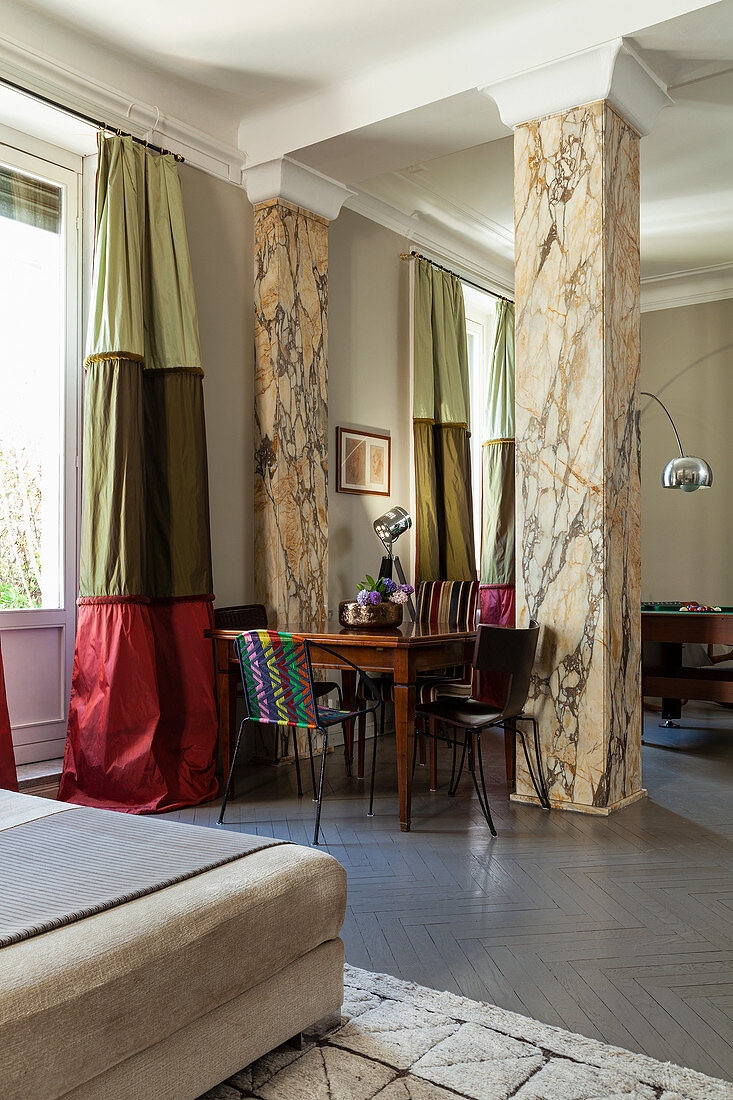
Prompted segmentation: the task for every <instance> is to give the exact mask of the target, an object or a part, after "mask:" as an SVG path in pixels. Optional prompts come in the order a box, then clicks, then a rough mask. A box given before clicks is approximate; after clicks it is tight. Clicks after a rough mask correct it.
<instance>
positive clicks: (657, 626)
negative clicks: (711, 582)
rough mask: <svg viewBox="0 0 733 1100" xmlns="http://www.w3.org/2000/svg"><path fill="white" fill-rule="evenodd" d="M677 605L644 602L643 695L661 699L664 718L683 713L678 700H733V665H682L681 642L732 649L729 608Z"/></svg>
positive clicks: (731, 609)
mask: <svg viewBox="0 0 733 1100" xmlns="http://www.w3.org/2000/svg"><path fill="white" fill-rule="evenodd" d="M680 606H681V604H642V609H641V640H642V644H643V651H644V656H643V678H642V691H643V693H644V695H653V696H659V697H661V699H662V719H663V720H665V721H670V720H673V719H675V718H679V717H680V714H681V705H680V700H681V699H705V700H708V701H710V702H714V703H733V669H730V668H716V667H715V666H714V665H713V666H704V667H702V668H686V667H684V666H683V664H682V644H683V643H684V642H697V643H699V644H701V645H705V646H708V645H724V646H730V647H731V648H733V607H721V608H720V610H719V611H680V610H679V608H680Z"/></svg>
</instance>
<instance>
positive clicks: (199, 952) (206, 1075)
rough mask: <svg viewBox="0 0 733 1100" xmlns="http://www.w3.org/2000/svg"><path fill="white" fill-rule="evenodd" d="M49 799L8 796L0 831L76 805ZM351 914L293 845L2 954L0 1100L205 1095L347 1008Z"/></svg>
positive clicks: (334, 885) (322, 861)
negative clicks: (344, 939)
mask: <svg viewBox="0 0 733 1100" xmlns="http://www.w3.org/2000/svg"><path fill="white" fill-rule="evenodd" d="M44 802H45V800H44V799H32V798H29V796H27V795H25V796H24V795H12V796H7V797H3V796H0V828H13V827H14V825H15V824H16V823H17V822H19V821H26V820H30V819H32V818H33V817H34V816H36V817H37V816H38V815H45V814H46V813H48V812H52V813H62V814H64V813H68V814H71V813H74V812H75V810H74V809H72V808H69V807H66V808H62V807H61V806H60V805H59V804H58V803H57V804H55V805H54V804H53V803H46V805H45V806H44V805H43V803H44ZM139 828H140V829H141V831H143V832H145V830H146V821H145V820H144V819H142V820H140V821H139ZM169 828H170V829H172V830H173V829H175V828H176V826H175V825H173V824H171V825H170V826H169ZM203 832H205V830H202V833H203ZM89 843H90V844H93V843H94V836H93V834H92V835H90V838H89ZM345 908H346V872H345V871H344V869H343V867H341V865H340V864H339V863H337V862H336V860H335V859H333V857H332V856H329V855H327V854H326V853H325V852H320V851H314V850H312V849H310V848H302V847H300V846H298V845H297V844H284V845H282V846H279V847H275V848H266V849H264V850H261V851H258V852H253V853H252V854H251V855H248V856H246V858H244V859H237V860H235V861H233V862H231V863H227V864H225V865H223V866H219V867H214V868H212V869H211V870H208V871H204V872H202V873H201V874H198V875H194V876H193V877H192V878H189V879H186V880H184V881H182V882H177V883H175V884H174V885H172V886H167V887H165V888H164V889H161V890H157V891H155V892H153V893H152V894H146V895H145V896H143V897H139V898H136V899H134V900H132V901H129V902H125V903H124V904H123V905H118V906H115V907H114V908H112V909H108V910H105V911H103V912H98V913H94V914H92V915H91V916H89V917H85V918H84V919H82V920H77V921H74V922H73V923H71V924H68V925H64V926H63V927H59V928H55V929H53V930H51V931H48V932H44V933H41V934H39V935H35V936H32V937H30V938H27V939H24V940H21V941H20V942H18V943H13V944H10V945H8V946H5V947H3V948H2V949H0V1095H2V1100H40V1098H43V1100H113V1098H119V1100H130V1098H131V1097H134V1098H135V1100H146V1098H150V1100H163V1098H165V1097H169V1098H170V1100H196V1098H197V1097H199V1096H200V1095H201V1093H202V1092H205V1091H206V1090H207V1089H208V1088H210V1087H212V1086H213V1085H217V1084H219V1083H220V1082H221V1081H223V1080H225V1079H226V1078H227V1077H228V1076H231V1074H232V1073H236V1072H237V1071H238V1070H240V1069H242V1068H244V1066H246V1065H248V1064H249V1063H250V1062H251V1061H253V1060H254V1059H256V1058H258V1057H260V1056H261V1055H263V1054H266V1053H267V1052H268V1051H269V1050H272V1049H273V1048H274V1047H276V1046H278V1045H279V1044H280V1043H282V1042H284V1041H285V1040H287V1039H289V1038H290V1037H291V1036H293V1035H295V1034H297V1033H298V1032H299V1031H303V1030H305V1029H306V1028H308V1027H310V1026H311V1025H313V1024H315V1023H316V1022H317V1021H319V1020H320V1019H321V1018H322V1017H324V1016H327V1015H329V1014H331V1013H334V1012H335V1011H337V1010H338V1008H339V1006H340V1004H341V1000H342V992H343V957H344V955H343V946H342V944H341V941H340V939H339V933H340V931H341V925H342V923H343V918H344V911H345Z"/></svg>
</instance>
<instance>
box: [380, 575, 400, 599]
mask: <svg viewBox="0 0 733 1100" xmlns="http://www.w3.org/2000/svg"><path fill="white" fill-rule="evenodd" d="M382 585H383V587H384V591H385V592H386V593H387V595H388V596H391V595H392V593H393V592H396V591H397V585H396V584H395V582H394V581H393V580H392V578H391V577H385V578H384V579H383V581H382Z"/></svg>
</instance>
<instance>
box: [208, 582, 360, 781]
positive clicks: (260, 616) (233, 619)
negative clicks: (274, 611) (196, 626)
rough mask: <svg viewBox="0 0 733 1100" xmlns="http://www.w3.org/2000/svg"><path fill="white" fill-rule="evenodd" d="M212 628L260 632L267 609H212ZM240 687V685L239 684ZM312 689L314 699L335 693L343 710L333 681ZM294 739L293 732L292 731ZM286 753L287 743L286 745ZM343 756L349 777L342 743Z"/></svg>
mask: <svg viewBox="0 0 733 1100" xmlns="http://www.w3.org/2000/svg"><path fill="white" fill-rule="evenodd" d="M214 627H215V629H216V630H261V629H262V628H264V629H267V608H266V607H265V605H264V604H262V603H244V604H237V605H233V606H231V607H215V608H214ZM240 687H241V683H240ZM313 688H314V690H315V695H316V699H323V698H324V697H325V696H326V695H330V694H331V692H336V695H337V696H338V701H339V707H340V708H343V705H344V703H343V696H342V694H341V685H340V684H337V683H336V682H335V680H314V682H313ZM292 736H293V738H295V730H293V731H292ZM286 751H287V743H286ZM344 756H345V758H346V774H347V775H348V776H351V756H350V754H349V748H348V745H346V744H345V743H344Z"/></svg>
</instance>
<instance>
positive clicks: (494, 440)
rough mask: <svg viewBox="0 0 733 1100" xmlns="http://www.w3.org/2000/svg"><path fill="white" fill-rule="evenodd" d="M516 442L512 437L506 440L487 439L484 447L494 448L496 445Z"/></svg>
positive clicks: (483, 444)
mask: <svg viewBox="0 0 733 1100" xmlns="http://www.w3.org/2000/svg"><path fill="white" fill-rule="evenodd" d="M515 442H516V440H515V439H514V438H513V437H512V436H507V437H506V439H487V440H486V442H485V443H482V444H481V446H482V447H492V446H493V445H494V444H495V443H515Z"/></svg>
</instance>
